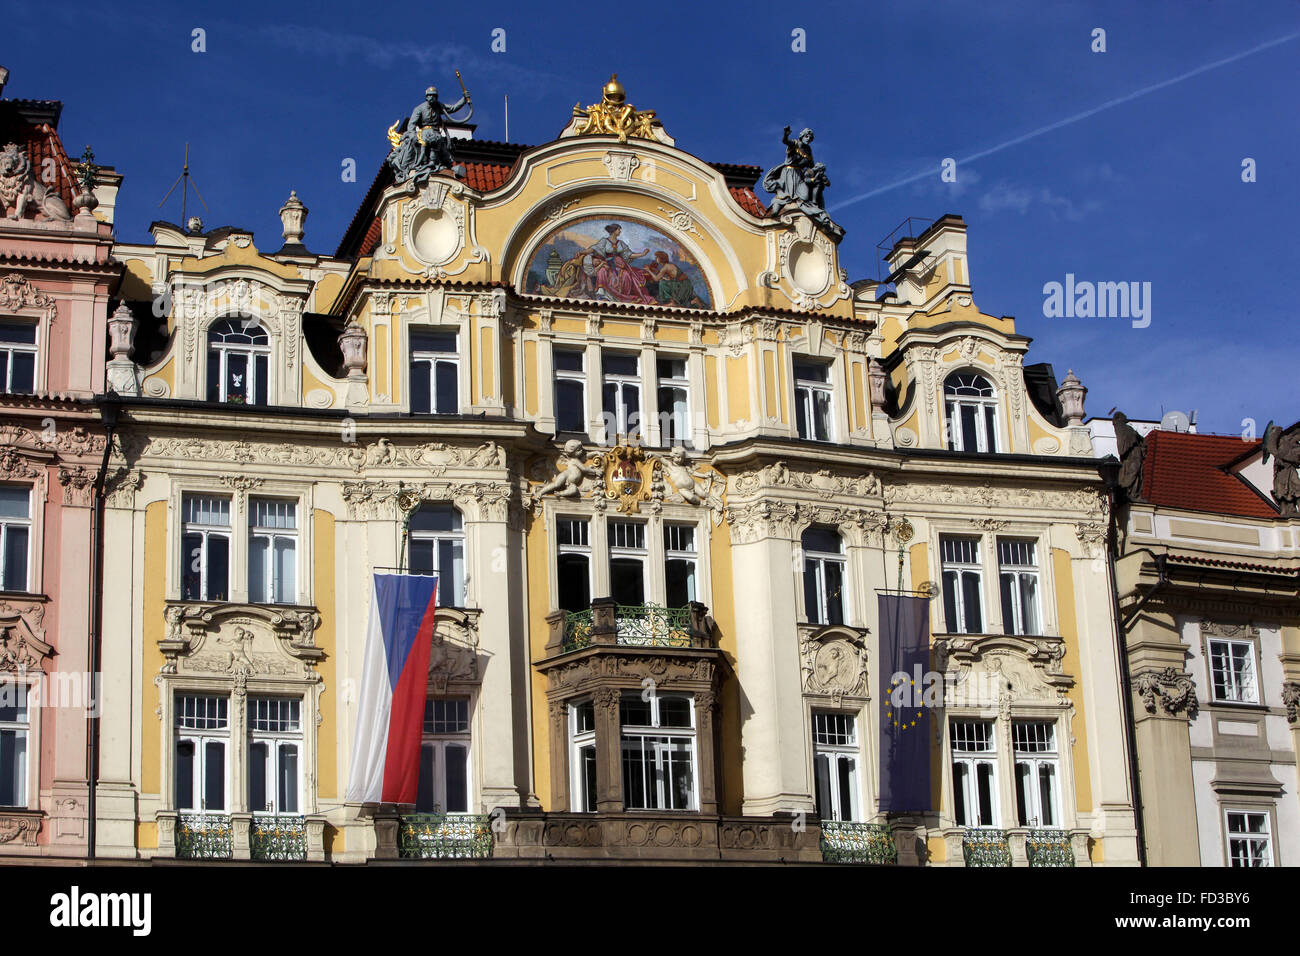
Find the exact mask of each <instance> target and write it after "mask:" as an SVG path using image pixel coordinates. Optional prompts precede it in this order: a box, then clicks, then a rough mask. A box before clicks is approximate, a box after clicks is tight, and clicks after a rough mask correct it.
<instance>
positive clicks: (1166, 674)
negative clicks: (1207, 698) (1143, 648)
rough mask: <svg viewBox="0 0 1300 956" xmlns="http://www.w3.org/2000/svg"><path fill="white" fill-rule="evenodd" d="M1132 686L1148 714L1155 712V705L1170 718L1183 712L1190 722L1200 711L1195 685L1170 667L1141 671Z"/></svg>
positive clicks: (1184, 675) (1188, 678) (1186, 676)
mask: <svg viewBox="0 0 1300 956" xmlns="http://www.w3.org/2000/svg"><path fill="white" fill-rule="evenodd" d="M1133 686H1134V688H1135V689H1136V690H1137V692H1138V694H1139V695H1140V696H1141V698H1142V704H1143V706H1145V707H1146V709H1147V713H1149V714H1154V713H1155V712H1156V705H1157V703H1158V704H1159V705H1160V707H1161V708H1163V710H1164V712H1165V713H1166V714H1169V715H1170V716H1175V715H1177V714H1180V713H1183V712H1184V711H1185V712H1186V713H1187V716H1188V717H1189V718H1190V719H1192V720H1195V719H1196V714H1197V712H1198V711H1199V710H1200V705H1199V703H1198V702H1197V700H1196V684H1195V683H1193V681H1192V678H1191V677H1190V676H1188V675H1187V674H1182V673H1179V672H1178V671H1177V670H1175V669H1174V668H1172V667H1166V668H1165V669H1164V670H1147V671H1143V672H1142V673H1140V674H1138V675H1137V677H1136V678H1135V679H1134V681H1133Z"/></svg>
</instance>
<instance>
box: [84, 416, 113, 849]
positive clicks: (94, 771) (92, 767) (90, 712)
mask: <svg viewBox="0 0 1300 956" xmlns="http://www.w3.org/2000/svg"><path fill="white" fill-rule="evenodd" d="M117 414H118V404H117V396H116V395H112V394H109V395H107V396H105V399H104V403H103V404H102V405H101V406H100V420H101V422H102V423H103V425H104V435H105V441H104V458H103V460H102V461H100V463H99V474H98V475H96V476H95V497H94V502H93V503H92V505H91V509H90V629H89V635H88V644H89V647H88V649H87V650H88V654H87V657H88V658H89V664H88V666H89V667H90V686H91V687H92V688H94V689H95V690H96V691H97V692H96V693H95V697H94V700H93V701H92V702H91V703H92V706H90V707H89V708H88V709H87V710H86V787H87V790H88V793H87V795H86V810H87V813H88V815H89V819H88V820H87V826H86V833H87V837H86V859H87V860H93V859H95V844H96V836H97V834H96V830H97V828H96V825H95V824H96V822H97V814H96V806H95V802H96V801H95V791H96V790H97V789H98V786H99V709H100V708H101V707H102V706H103V704H104V702H103V690H104V688H103V682H102V681H100V680H99V679H98V678H99V650H100V639H101V634H102V630H103V623H104V621H103V618H104V580H103V578H104V483H105V482H106V481H107V480H108V456H109V454H110V453H111V452H112V450H113V433H114V432H115V431H116V430H117Z"/></svg>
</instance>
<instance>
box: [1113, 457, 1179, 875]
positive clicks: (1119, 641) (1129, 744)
mask: <svg viewBox="0 0 1300 956" xmlns="http://www.w3.org/2000/svg"><path fill="white" fill-rule="evenodd" d="M1099 470H1100V471H1101V477H1102V478H1103V479H1104V480H1105V482H1106V493H1107V495H1108V496H1109V498H1110V509H1109V510H1110V520H1109V523H1108V524H1107V526H1106V574H1107V576H1108V577H1109V578H1110V598H1111V603H1112V605H1113V607H1114V613H1115V645H1116V651H1117V653H1118V654H1119V683H1120V707H1121V708H1122V710H1123V716H1124V747H1125V750H1127V751H1128V773H1129V778H1130V779H1132V781H1133V826H1134V829H1135V830H1136V835H1137V851H1138V865H1139V866H1146V865H1147V840H1146V827H1145V826H1144V825H1143V822H1142V781H1141V779H1140V778H1139V777H1138V759H1137V741H1136V739H1135V735H1136V732H1137V725H1136V724H1135V723H1134V722H1133V721H1134V717H1133V681H1132V675H1131V674H1130V673H1129V663H1128V622H1127V621H1126V620H1125V619H1124V617H1123V614H1122V612H1121V611H1120V606H1119V581H1118V579H1117V578H1116V575H1115V552H1116V551H1117V550H1118V548H1119V541H1118V533H1117V530H1116V511H1117V508H1118V505H1119V500H1120V494H1119V492H1120V488H1119V462H1118V461H1115V460H1114V459H1113V458H1110V457H1109V456H1108V457H1107V459H1106V460H1103V461H1102V463H1101V465H1100V466H1099ZM1163 570H1164V568H1163V566H1162V567H1161V571H1162V572H1163ZM1158 586H1159V585H1157V587H1158ZM1153 593H1154V592H1153ZM1148 597H1150V595H1148Z"/></svg>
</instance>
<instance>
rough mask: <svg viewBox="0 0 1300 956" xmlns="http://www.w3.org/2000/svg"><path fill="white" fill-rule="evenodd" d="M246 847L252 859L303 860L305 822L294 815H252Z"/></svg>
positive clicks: (305, 844)
mask: <svg viewBox="0 0 1300 956" xmlns="http://www.w3.org/2000/svg"><path fill="white" fill-rule="evenodd" d="M248 847H249V852H250V855H251V856H252V858H253V859H254V860H276V861H284V860H305V859H307V822H306V820H304V819H303V818H302V817H295V816H288V817H280V816H272V817H268V816H254V817H253V824H252V826H251V827H250V828H249V831H248Z"/></svg>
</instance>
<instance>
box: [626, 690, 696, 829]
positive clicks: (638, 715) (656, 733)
mask: <svg viewBox="0 0 1300 956" xmlns="http://www.w3.org/2000/svg"><path fill="white" fill-rule="evenodd" d="M644 696H645V697H646V698H648V699H642V698H643V695H642V694H640V693H637V692H630V693H625V694H624V695H623V699H622V701H621V703H620V704H619V724H620V726H621V729H622V755H623V800H624V804H625V806H626V807H627V809H629V810H695V809H696V808H697V806H698V798H697V794H696V786H695V781H696V769H695V708H694V701H693V699H692V698H691V697H688V696H685V695H677V694H648V695H644Z"/></svg>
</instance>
